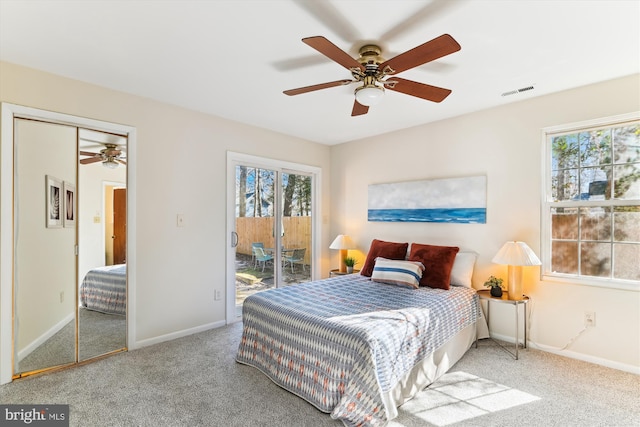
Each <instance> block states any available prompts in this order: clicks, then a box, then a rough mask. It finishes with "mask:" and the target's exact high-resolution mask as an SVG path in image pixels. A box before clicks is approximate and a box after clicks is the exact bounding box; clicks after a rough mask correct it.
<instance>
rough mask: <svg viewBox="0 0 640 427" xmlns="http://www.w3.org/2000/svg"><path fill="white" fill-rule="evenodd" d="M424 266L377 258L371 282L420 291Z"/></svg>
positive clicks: (419, 263) (411, 262)
mask: <svg viewBox="0 0 640 427" xmlns="http://www.w3.org/2000/svg"><path fill="white" fill-rule="evenodd" d="M423 271H424V265H422V263H421V262H413V261H400V260H390V259H386V258H380V257H378V258H376V263H375V266H374V267H373V273H372V274H371V280H372V281H374V282H379V283H388V284H390V285H398V286H403V287H407V288H412V289H418V287H419V286H420V278H422V272H423Z"/></svg>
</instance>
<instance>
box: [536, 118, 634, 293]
mask: <svg viewBox="0 0 640 427" xmlns="http://www.w3.org/2000/svg"><path fill="white" fill-rule="evenodd" d="M638 120H640V111H636V112H632V113H627V114H620V115H616V116H609V117H603V118H599V119H593V120H586V121H581V122H574V123H569V124H564V125H558V126H550V127H545V128H543V129H542V144H543V149H542V156H543V158H542V162H541V165H542V168H541V169H542V171H541V173H542V180H541V183H542V188H541V192H540V194H541V201H540V221H541V224H540V254H541V257H540V259H541V261H542V265H541V268H540V276H541V280H543V281H550V282H564V283H571V284H577V285H587V286H596V287H606V288H608V289H622V290H633V291H640V281H637V280H625V279H614V278H601V277H596V276H581V275H578V274H568V273H554V272H553V271H552V269H551V245H552V238H551V222H552V220H551V208H554V207H576V208H579V207H589V206H637V205H639V204H640V199H630V200H617V199H610V200H595V201H590V200H577V201H561V202H554V201H553V192H552V175H553V174H552V169H553V167H552V158H551V140H552V138H553V137H554V136H558V135H563V134H569V133H574V132H575V133H577V132H582V131H588V130H594V129H599V128H602V127H616V126H619V125H620V126H622V125H624V124H625V123H630V122H635V121H638Z"/></svg>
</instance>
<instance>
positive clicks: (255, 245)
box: [251, 242, 264, 268]
mask: <svg viewBox="0 0 640 427" xmlns="http://www.w3.org/2000/svg"><path fill="white" fill-rule="evenodd" d="M256 248H262V249H263V250H264V243H262V242H253V243H252V244H251V262H252V263H253V268H256V265H258V261H256Z"/></svg>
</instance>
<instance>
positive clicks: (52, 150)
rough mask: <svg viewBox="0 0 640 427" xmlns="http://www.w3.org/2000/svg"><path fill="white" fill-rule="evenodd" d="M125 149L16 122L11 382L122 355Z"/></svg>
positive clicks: (102, 139) (74, 132) (121, 140)
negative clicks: (58, 368) (38, 373)
mask: <svg viewBox="0 0 640 427" xmlns="http://www.w3.org/2000/svg"><path fill="white" fill-rule="evenodd" d="M126 142H127V140H126V137H123V136H120V135H113V134H109V133H104V132H98V131H93V130H87V129H82V128H78V127H76V126H69V125H64V124H57V123H49V122H44V121H38V120H30V119H20V118H16V119H15V120H14V196H13V202H14V333H13V347H14V354H13V360H14V368H13V376H14V377H20V376H22V375H26V374H29V373H34V372H39V371H41V370H45V369H49V368H52V367H59V366H65V365H71V364H74V363H77V362H79V361H84V360H87V359H91V358H94V357H97V356H101V355H104V354H107V353H111V352H114V351H119V350H124V349H125V347H126V316H125V311H126V277H127V276H126V237H125V236H126V176H127V174H126ZM123 192H124V199H123V198H122V194H123ZM114 246H117V247H118V248H120V250H119V252H118V254H117V258H116V257H114V250H113V248H114ZM122 248H124V249H122ZM123 251H124V254H123ZM116 260H117V265H114V264H116Z"/></svg>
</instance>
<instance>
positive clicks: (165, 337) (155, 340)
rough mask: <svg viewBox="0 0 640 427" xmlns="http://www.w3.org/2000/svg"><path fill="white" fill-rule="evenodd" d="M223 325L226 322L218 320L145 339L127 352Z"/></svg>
mask: <svg viewBox="0 0 640 427" xmlns="http://www.w3.org/2000/svg"><path fill="white" fill-rule="evenodd" d="M225 325H226V322H225V321H224V320H220V321H218V322H213V323H207V324H204V325H200V326H196V327H195V328H190V329H183V330H181V331H176V332H171V333H170V334H166V335H160V336H157V337H153V338H147V339H146V340H142V341H137V342H135V343H134V346H133V348H132V347H131V346H129V350H135V349H138V348H142V347H147V346H150V345H154V344H159V343H161V342H165V341H171V340H175V339H176V338H182V337H186V336H189V335H193V334H197V333H198V332H204V331H208V330H209V329H214V328H219V327H221V326H225Z"/></svg>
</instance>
